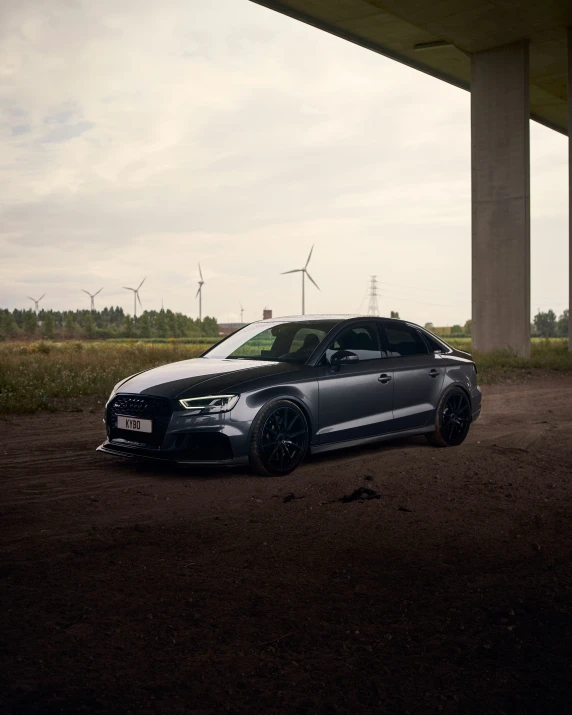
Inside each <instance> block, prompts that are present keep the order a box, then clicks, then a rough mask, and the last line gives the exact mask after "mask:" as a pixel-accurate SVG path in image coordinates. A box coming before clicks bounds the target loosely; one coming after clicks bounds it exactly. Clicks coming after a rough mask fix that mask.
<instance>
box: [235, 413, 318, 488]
mask: <svg viewBox="0 0 572 715" xmlns="http://www.w3.org/2000/svg"><path fill="white" fill-rule="evenodd" d="M309 439H310V437H309V429H308V421H307V420H306V416H305V415H304V413H303V412H302V410H301V409H300V408H299V407H298V406H297V405H296V404H295V403H294V402H290V400H277V401H276V402H272V403H271V404H270V405H267V406H266V407H264V408H263V409H262V410H261V411H260V412H259V413H258V415H257V416H256V419H255V420H254V424H253V428H252V438H251V442H250V453H249V459H250V465H251V467H252V468H253V469H254V471H255V472H256V473H257V474H262V475H264V476H272V477H281V476H284V475H286V474H290V472H293V471H294V470H295V469H296V467H297V466H298V465H299V464H300V462H301V461H302V460H303V459H304V457H305V456H306V452H307V451H308V444H309Z"/></svg>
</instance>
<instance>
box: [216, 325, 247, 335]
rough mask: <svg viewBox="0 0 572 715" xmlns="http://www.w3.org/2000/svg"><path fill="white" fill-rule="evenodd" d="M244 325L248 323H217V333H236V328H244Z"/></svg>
mask: <svg viewBox="0 0 572 715" xmlns="http://www.w3.org/2000/svg"><path fill="white" fill-rule="evenodd" d="M245 325H248V323H219V324H218V334H219V335H230V334H231V333H236V331H237V330H240V329H241V328H244V326H245Z"/></svg>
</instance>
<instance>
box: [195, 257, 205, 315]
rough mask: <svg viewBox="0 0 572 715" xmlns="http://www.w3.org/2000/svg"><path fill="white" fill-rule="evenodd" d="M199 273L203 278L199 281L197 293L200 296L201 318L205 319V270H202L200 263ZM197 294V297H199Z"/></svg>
mask: <svg viewBox="0 0 572 715" xmlns="http://www.w3.org/2000/svg"><path fill="white" fill-rule="evenodd" d="M199 275H200V277H201V280H200V281H199V289H198V291H197V295H198V297H199V320H201V321H202V319H203V286H204V284H205V282H204V280H203V272H202V271H201V264H200V263H199ZM197 295H196V296H195V298H196V297H197Z"/></svg>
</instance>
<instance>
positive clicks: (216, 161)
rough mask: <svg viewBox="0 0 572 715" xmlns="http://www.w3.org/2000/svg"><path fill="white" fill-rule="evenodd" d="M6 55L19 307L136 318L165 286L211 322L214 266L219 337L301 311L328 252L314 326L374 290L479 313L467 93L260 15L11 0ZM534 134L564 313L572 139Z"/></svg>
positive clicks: (403, 308) (428, 308)
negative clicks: (97, 292)
mask: <svg viewBox="0 0 572 715" xmlns="http://www.w3.org/2000/svg"><path fill="white" fill-rule="evenodd" d="M0 47H1V48H2V49H1V50H0V53H1V54H0V76H1V77H2V80H1V81H0V142H1V152H0V155H1V156H2V161H1V162H0V182H1V183H2V186H3V199H2V215H1V220H0V283H1V285H2V288H1V289H0V304H1V305H6V306H9V307H15V306H19V305H22V304H24V303H25V295H26V293H27V292H29V290H31V289H32V288H31V286H32V285H34V286H36V285H38V286H39V287H42V286H44V287H46V289H48V288H49V299H50V305H51V306H53V307H59V308H64V307H75V306H80V305H83V302H82V301H83V298H84V297H85V296H82V294H81V291H80V288H86V289H88V290H91V288H93V286H95V287H96V288H97V287H99V286H100V285H105V286H106V288H105V291H104V292H103V293H102V298H104V297H105V298H106V299H108V300H110V301H113V302H114V303H117V302H120V303H121V304H122V305H123V306H124V307H125V308H126V309H128V310H130V309H131V298H130V296H129V295H127V294H126V292H125V291H122V290H121V286H122V285H130V283H129V282H126V281H138V280H140V278H141V277H143V276H144V275H148V276H149V277H148V279H147V281H146V283H145V285H144V287H143V290H142V299H143V300H144V304H145V305H146V306H149V307H157V306H160V304H161V299H162V298H164V300H165V305H166V306H168V307H172V308H173V309H176V310H183V311H185V312H189V313H192V312H193V310H194V311H195V313H196V311H197V310H198V306H197V304H196V303H195V302H194V293H195V290H194V283H195V281H196V278H197V275H196V274H197V268H196V264H197V261H198V260H200V261H201V265H202V267H203V272H204V273H205V279H206V281H207V282H206V285H205V294H204V307H205V309H206V310H207V311H208V312H210V313H214V314H216V315H217V316H219V317H220V319H221V320H226V319H227V318H229V317H230V318H236V317H237V316H238V310H239V309H238V304H239V303H240V302H242V303H243V304H244V305H245V307H246V308H247V312H246V318H247V319H254V318H256V317H259V316H260V314H261V311H262V308H263V307H264V306H269V307H272V308H274V311H275V314H280V313H281V314H291V313H294V312H296V311H297V310H299V303H300V295H299V293H300V290H299V284H298V282H297V281H296V279H295V277H294V278H292V276H279V273H280V271H282V270H287V269H288V268H289V267H295V266H296V265H298V264H299V263H300V262H302V261H303V260H304V257H305V256H307V254H308V250H309V247H310V245H311V244H312V243H315V244H316V249H315V251H314V255H313V257H312V276H313V277H314V278H315V279H316V281H317V282H318V284H319V285H320V288H321V289H322V290H321V291H320V292H318V291H314V292H311V291H310V289H309V291H308V296H307V299H308V307H309V309H311V310H313V311H322V312H331V311H342V312H354V311H355V310H356V309H357V308H358V307H359V305H360V301H362V296H363V295H364V293H365V290H366V286H367V280H368V276H369V275H370V274H371V273H377V275H378V278H379V279H380V281H385V283H386V284H384V283H382V284H381V291H380V292H381V297H380V308H381V310H382V312H384V313H388V312H389V310H400V312H401V314H402V315H407V316H408V317H410V318H412V319H416V320H418V321H419V322H425V321H426V320H431V321H432V322H434V323H435V324H438V323H440V322H441V323H453V322H456V323H459V322H464V320H465V319H466V318H468V317H469V314H470V240H471V236H470V137H469V95H468V94H467V93H465V92H463V91H461V90H458V89H456V88H453V87H450V86H449V85H446V84H444V83H441V82H439V81H437V80H434V79H432V78H430V77H427V76H426V75H423V74H421V73H418V72H415V71H414V70H411V69H409V68H406V67H404V66H402V65H399V64H397V63H394V62H392V61H390V60H387V59H385V58H382V57H379V56H378V55H375V54H373V53H370V52H367V51H365V50H363V49H361V48H358V47H356V46H353V45H351V44H349V43H345V42H343V41H341V40H339V39H337V38H334V37H332V36H329V35H327V34H325V33H322V32H319V31H317V30H315V29H313V28H310V27H307V26H304V25H302V24H300V23H297V22H294V21H292V20H290V19H288V18H285V17H282V16H280V15H278V14H276V13H272V12H269V11H267V10H265V9H263V8H260V7H259V6H256V5H254V4H252V3H249V2H247V1H246V0H243V1H242V2H236V0H215V1H214V2H207V0H167V1H166V2H164V3H154V2H151V0H142V1H141V2H135V0H125V1H124V2H122V3H115V2H112V1H111V0H103V1H102V2H99V3H87V2H83V1H79V0H78V1H77V2H76V1H75V0H74V1H72V0H69V1H67V0H66V1H64V0H53V2H50V3H48V4H43V5H37V4H32V3H27V2H16V0H6V2H5V3H3V4H2V9H1V10H0ZM17 127H22V128H23V127H25V128H26V130H24V129H16V130H15V128H17ZM532 136H533V144H532V156H533V189H534V192H533V202H532V208H533V224H532V225H533V293H534V294H535V295H538V296H547V297H550V294H552V298H551V300H552V299H553V303H552V305H553V307H554V308H555V310H561V309H562V307H564V304H565V296H566V293H567V275H566V271H565V266H566V262H565V260H564V255H565V251H566V245H567V243H566V242H567V233H566V230H567V229H566V221H567V208H566V202H567V189H566V181H567V178H566V177H567V169H566V154H565V151H564V141H565V138H564V137H560V136H558V135H555V134H554V133H551V132H549V130H546V129H545V128H542V127H534V128H533V133H532ZM537 236H538V238H539V239H541V241H542V246H543V250H544V251H546V252H547V253H549V254H550V255H551V256H552V257H553V259H552V261H551V263H552V264H553V265H552V268H551V269H550V270H549V269H548V265H547V261H545V260H544V259H543V258H542V257H539V255H540V249H539V246H540V242H541V241H540V240H538V239H537V238H536V237H537ZM559 256H560V258H558V257H559ZM290 264H292V265H290ZM40 284H42V286H40ZM400 286H403V288H401V289H400ZM405 286H407V288H405ZM313 290H314V289H313V287H312V291H313ZM533 302H534V297H533ZM362 303H363V301H362ZM366 307H367V302H366V303H365V304H362V305H361V309H362V310H363V309H365V308H366Z"/></svg>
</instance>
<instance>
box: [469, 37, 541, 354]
mask: <svg viewBox="0 0 572 715" xmlns="http://www.w3.org/2000/svg"><path fill="white" fill-rule="evenodd" d="M529 125H530V102H529V77H528V42H527V41H520V42H515V43H513V44H510V45H505V46H503V47H498V48H495V49H492V50H486V51H484V52H478V53H475V54H473V56H472V59H471V161H472V169H471V178H472V304H473V311H472V312H473V328H472V331H473V349H474V350H478V351H481V352H490V351H492V350H504V349H507V348H508V349H512V350H515V351H516V352H517V353H518V354H519V355H523V356H528V355H530V148H529V147H530V141H529V140H530V132H529Z"/></svg>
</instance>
